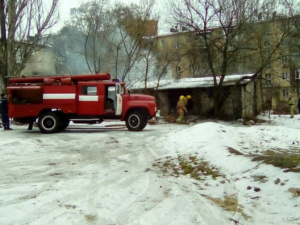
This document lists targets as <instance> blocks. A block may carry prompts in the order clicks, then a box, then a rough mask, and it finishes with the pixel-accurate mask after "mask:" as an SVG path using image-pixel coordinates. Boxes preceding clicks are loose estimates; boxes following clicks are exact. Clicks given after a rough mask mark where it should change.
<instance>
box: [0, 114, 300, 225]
mask: <svg viewBox="0 0 300 225" xmlns="http://www.w3.org/2000/svg"><path fill="white" fill-rule="evenodd" d="M260 118H261V119H265V120H267V122H265V123H258V124H255V125H251V126H245V125H242V124H241V123H238V122H222V121H199V122H198V123H192V124H189V125H177V124H167V123H159V124H156V125H147V127H146V128H145V130H144V131H142V132H129V131H127V129H126V128H125V126H124V123H121V122H107V123H102V124H99V125H74V124H72V125H71V126H70V127H69V128H68V129H67V130H66V131H64V132H61V133H56V134H51V135H45V134H41V133H40V132H39V130H38V128H34V130H33V131H28V130H27V127H26V126H16V125H12V128H13V129H14V130H13V131H0V132H1V135H0V141H1V145H0V171H1V173H0V174H1V175H0V179H1V183H0V215H1V216H0V224H1V225H2V224H3V225H16V224H22V225H23V224H36V225H41V224H51V225H54V224H59V225H61V224H72V225H73V224H76V225H77V224H78V225H82V224H97V225H98V224H99V225H196V224H201V225H221V224H226V225H227V224H245V225H248V224H251V225H252V224H259V225H260V224H261V225H266V224H278V225H290V224H297V225H299V224H300V173H299V172H291V171H290V172H288V170H287V168H280V167H275V166H274V165H272V164H267V163H266V162H264V161H262V159H261V160H259V158H257V156H265V155H266V154H269V155H270V154H271V155H272V154H276V153H278V154H283V155H287V156H288V155H291V154H293V155H294V156H295V158H296V157H299V155H300V132H299V131H300V120H299V115H297V116H296V117H295V118H293V119H291V118H289V117H288V115H286V116H275V115H272V116H271V118H270V119H269V118H268V117H266V116H260ZM111 125H113V126H111ZM255 158H256V159H257V160H254V161H253V159H255ZM298 159H299V158H298ZM296 163H297V162H296ZM299 167H300V166H299V161H298V167H297V165H296V167H294V168H293V169H295V170H299Z"/></svg>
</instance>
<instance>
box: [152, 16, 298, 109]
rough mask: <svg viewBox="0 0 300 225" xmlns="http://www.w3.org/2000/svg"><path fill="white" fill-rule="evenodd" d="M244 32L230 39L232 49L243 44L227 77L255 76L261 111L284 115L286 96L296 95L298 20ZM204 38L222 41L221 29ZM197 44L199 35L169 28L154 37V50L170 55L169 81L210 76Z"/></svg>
mask: <svg viewBox="0 0 300 225" xmlns="http://www.w3.org/2000/svg"><path fill="white" fill-rule="evenodd" d="M245 30H246V32H245V33H241V34H239V35H237V36H236V37H235V39H233V43H232V45H235V43H234V42H235V41H236V43H239V44H240V43H242V42H244V43H242V44H243V48H241V49H240V50H239V51H238V53H237V55H236V56H234V58H233V60H232V61H234V62H233V63H231V64H230V66H228V68H227V74H228V75H231V74H258V76H257V77H258V78H259V79H260V80H261V85H262V99H263V108H264V109H273V110H278V111H286V110H287V104H286V101H287V98H288V96H289V94H294V95H295V96H296V95H299V93H300V17H298V18H292V19H291V18H284V17H281V18H279V17H276V18H272V19H270V20H268V21H256V22H253V23H252V24H248V25H247V27H246V29H245ZM207 35H208V37H211V38H212V40H214V41H218V40H217V39H218V38H219V40H222V35H223V33H222V29H221V28H219V27H215V28H212V29H210V30H209V33H208V34H207ZM201 41H202V40H201V36H200V35H199V34H197V33H195V32H193V31H188V30H187V29H186V28H185V27H175V28H171V29H170V33H168V34H166V35H160V36H157V37H156V50H157V51H158V52H165V53H166V52H168V53H169V55H170V54H171V55H172V60H171V63H170V65H171V66H170V67H169V70H171V72H172V77H173V78H177V79H180V78H191V77H205V76H212V74H211V71H210V69H209V67H208V64H207V61H206V51H205V49H204V48H205V47H204V45H203V43H202V44H201ZM220 44H222V43H221V42H220ZM230 47H231V46H230V45H229V48H230ZM160 62H161V63H165V61H164V60H163V59H161V60H160Z"/></svg>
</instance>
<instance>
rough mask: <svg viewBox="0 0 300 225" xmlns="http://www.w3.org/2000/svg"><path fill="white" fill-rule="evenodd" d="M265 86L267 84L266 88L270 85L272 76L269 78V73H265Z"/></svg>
mask: <svg viewBox="0 0 300 225" xmlns="http://www.w3.org/2000/svg"><path fill="white" fill-rule="evenodd" d="M266 84H267V85H268V86H270V85H272V76H271V74H270V73H267V74H266Z"/></svg>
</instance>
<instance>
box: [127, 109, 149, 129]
mask: <svg viewBox="0 0 300 225" xmlns="http://www.w3.org/2000/svg"><path fill="white" fill-rule="evenodd" d="M146 125H147V118H146V116H145V115H144V114H142V113H141V112H139V111H133V112H130V113H129V114H128V116H127V117H126V126H127V129H128V130H130V131H141V130H143V129H144V128H145V126H146Z"/></svg>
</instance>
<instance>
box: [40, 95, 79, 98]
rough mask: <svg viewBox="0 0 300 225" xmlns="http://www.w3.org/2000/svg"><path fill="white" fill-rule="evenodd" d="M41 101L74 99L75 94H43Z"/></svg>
mask: <svg viewBox="0 0 300 225" xmlns="http://www.w3.org/2000/svg"><path fill="white" fill-rule="evenodd" d="M43 99H75V94H43Z"/></svg>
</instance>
